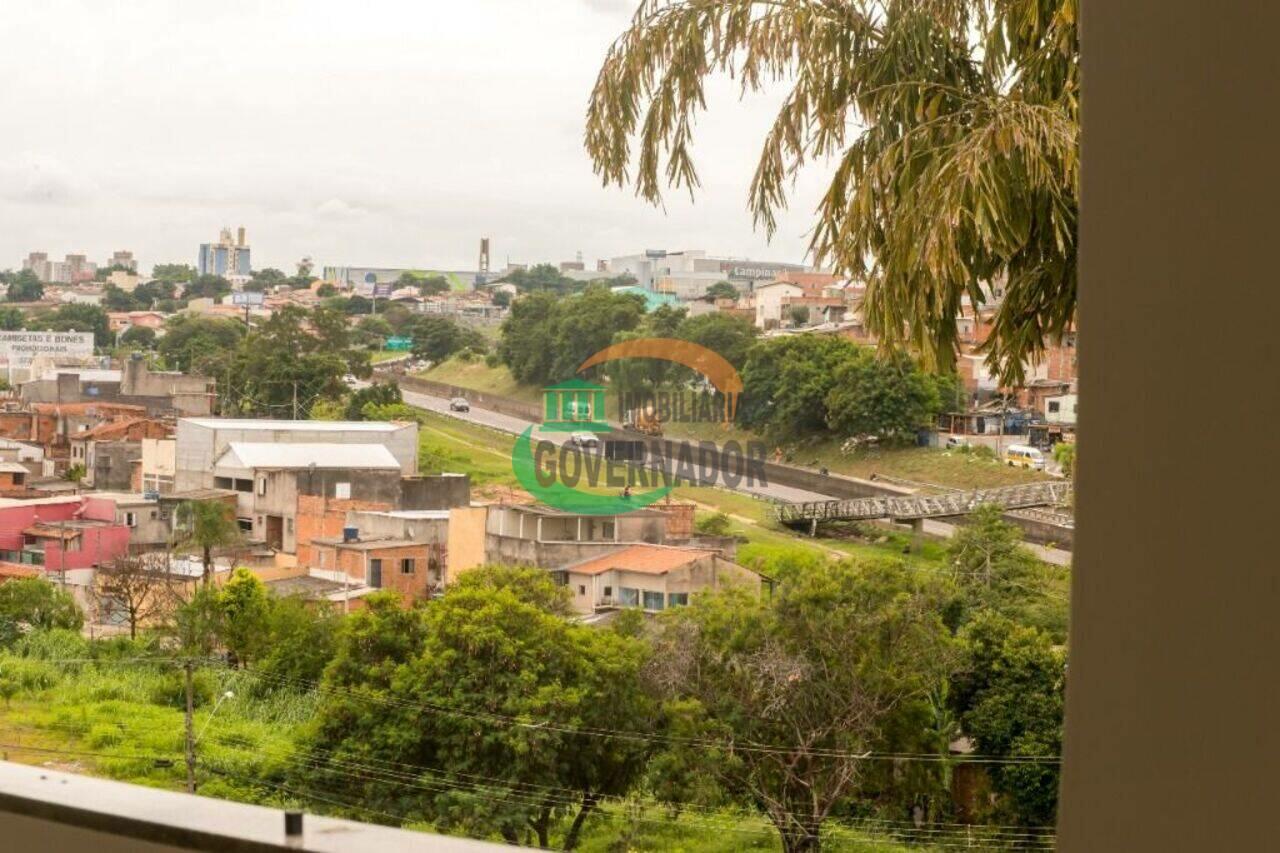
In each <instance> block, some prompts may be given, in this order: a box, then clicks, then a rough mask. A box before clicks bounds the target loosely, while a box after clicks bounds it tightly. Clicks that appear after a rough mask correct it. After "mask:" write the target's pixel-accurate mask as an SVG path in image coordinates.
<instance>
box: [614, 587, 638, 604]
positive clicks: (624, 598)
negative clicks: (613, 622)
mask: <svg viewBox="0 0 1280 853" xmlns="http://www.w3.org/2000/svg"><path fill="white" fill-rule="evenodd" d="M618 601H619V603H620V604H622V606H623V607H639V606H640V590H638V589H629V588H627V587H625V586H623V587H618Z"/></svg>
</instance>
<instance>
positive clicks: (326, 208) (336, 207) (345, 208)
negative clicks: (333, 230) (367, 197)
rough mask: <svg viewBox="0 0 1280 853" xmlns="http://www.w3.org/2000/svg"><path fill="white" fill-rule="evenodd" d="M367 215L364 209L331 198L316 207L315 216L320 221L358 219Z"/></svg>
mask: <svg viewBox="0 0 1280 853" xmlns="http://www.w3.org/2000/svg"><path fill="white" fill-rule="evenodd" d="M368 213H369V211H368V210H366V209H365V208H363V207H357V206H355V205H351V204H348V203H347V202H345V201H343V200H342V199H340V198H331V199H328V200H326V201H322V202H321V203H320V204H318V205H316V216H318V217H320V218H321V219H359V218H361V217H363V216H365V215H367V214H368Z"/></svg>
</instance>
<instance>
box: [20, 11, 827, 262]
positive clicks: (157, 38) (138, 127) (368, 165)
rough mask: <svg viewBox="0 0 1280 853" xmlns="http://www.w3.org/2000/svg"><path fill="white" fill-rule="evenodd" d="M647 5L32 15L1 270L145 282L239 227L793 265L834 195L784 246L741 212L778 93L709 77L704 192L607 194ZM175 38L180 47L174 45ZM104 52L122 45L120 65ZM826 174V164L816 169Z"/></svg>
mask: <svg viewBox="0 0 1280 853" xmlns="http://www.w3.org/2000/svg"><path fill="white" fill-rule="evenodd" d="M638 2H639V0H538V2H532V3H531V2H529V0H471V2H467V3H454V4H438V3H422V2H421V0H382V2H379V3H375V4H352V3H349V2H346V0H273V2H271V3H261V2H255V0H190V2H186V3H173V2H172V0H131V2H130V3H127V4H119V3H87V2H83V0H42V2H40V3H14V4H10V5H12V6H13V7H14V8H13V9H11V10H10V9H6V19H5V23H6V24H8V25H9V29H11V30H12V31H13V32H57V33H58V41H59V51H58V53H57V55H56V57H55V56H53V55H51V54H50V53H49V52H48V50H47V49H46V48H47V45H45V44H44V43H43V42H41V41H40V40H38V39H9V40H8V41H7V42H6V43H5V48H4V50H3V51H0V79H20V80H22V81H23V85H22V86H20V87H10V88H9V90H7V91H6V93H5V109H4V110H3V111H2V112H0V140H3V151H4V152H9V151H19V152H20V151H30V152H38V154H39V156H32V157H27V158H18V159H14V160H8V159H6V155H5V154H4V153H0V269H2V268H5V267H10V266H15V265H16V264H17V263H18V261H19V260H20V259H21V258H22V257H23V256H25V254H26V253H27V252H29V251H31V250H33V249H39V250H46V251H49V252H50V253H52V254H58V253H61V252H67V251H83V252H87V253H88V254H89V255H90V256H91V257H95V258H101V257H103V256H105V255H106V254H107V253H109V252H110V251H112V250H114V249H132V250H133V251H134V252H135V253H136V254H137V256H138V257H139V259H140V261H141V263H142V265H143V266H144V267H149V266H150V265H152V264H154V263H157V262H166V261H186V262H190V259H192V258H194V257H195V254H196V251H197V247H198V245H199V244H200V243H202V242H207V241H209V240H211V239H214V238H216V237H217V233H218V229H219V228H220V227H222V226H224V225H230V226H232V227H234V226H238V225H244V226H245V227H246V228H247V229H248V232H249V235H250V242H251V244H252V246H253V259H254V263H255V265H261V266H274V267H279V268H281V269H288V268H291V265H292V264H293V263H294V262H295V261H296V259H297V258H299V257H302V256H304V255H306V256H311V257H313V258H315V259H316V262H317V263H318V264H320V265H324V264H336V265H341V264H369V265H386V266H399V265H405V266H408V265H413V266H421V267H435V268H453V269H462V268H466V267H468V266H472V265H474V264H475V262H476V251H477V246H478V243H479V240H480V238H481V237H482V236H487V237H490V238H492V240H493V252H494V257H495V259H505V258H507V257H510V259H511V260H512V261H519V262H537V261H544V260H545V261H559V260H565V259H568V258H572V257H574V254H575V253H576V252H577V251H579V250H580V251H582V252H583V254H584V255H585V257H586V259H587V261H588V263H590V262H592V261H593V260H594V259H596V258H601V257H610V256H613V255H619V254H624V253H629V252H634V251H639V250H642V249H644V248H658V247H666V248H670V249H677V248H705V249H707V250H708V251H711V252H716V253H723V254H730V255H736V256H749V257H755V258H761V259H765V258H767V259H778V260H796V259H799V258H801V257H802V256H803V255H804V251H805V246H806V241H805V238H804V234H805V232H806V230H807V229H808V227H809V225H810V224H811V220H812V212H813V209H814V207H815V204H816V202H817V200H818V199H819V197H820V192H819V190H820V187H819V186H818V185H817V184H815V183H814V182H813V181H812V180H810V177H811V175H806V176H802V178H801V182H800V185H799V187H798V189H797V192H796V194H795V196H794V197H793V199H792V205H791V208H790V211H789V212H788V213H787V214H786V215H785V216H784V217H783V219H782V221H781V223H780V229H779V236H778V237H777V238H776V239H775V240H774V241H773V243H772V244H771V245H770V244H768V243H767V242H766V241H765V238H764V236H763V234H761V233H759V232H757V231H755V230H753V228H752V225H751V218H750V216H749V214H748V213H747V211H746V199H747V189H748V184H749V182H750V179H751V174H752V171H753V169H754V166H755V163H754V161H755V158H756V157H757V156H758V149H759V145H760V143H761V142H762V141H763V138H764V134H765V133H766V132H767V129H768V125H769V122H770V121H771V120H772V118H773V113H774V111H775V110H776V108H777V105H778V103H779V102H780V100H781V97H782V95H783V94H784V93H783V92H782V91H781V90H779V91H777V92H774V93H771V94H770V95H769V96H752V97H749V98H747V99H746V100H745V101H742V102H739V100H738V98H737V87H736V86H735V85H734V84H733V83H723V84H721V83H714V84H712V85H709V86H708V95H709V98H710V101H711V104H710V110H709V113H708V114H707V115H706V116H703V117H702V120H701V121H700V122H699V123H698V140H697V146H696V149H697V150H696V153H697V156H698V167H699V169H700V173H701V177H702V181H703V189H702V190H700V191H699V193H698V198H697V203H696V204H690V203H689V202H688V200H687V196H686V195H684V194H682V193H678V192H673V193H671V194H670V195H669V197H668V199H667V204H666V207H665V209H656V208H653V207H652V206H650V205H647V204H645V203H644V202H642V201H640V200H639V199H636V198H635V196H634V195H633V193H632V192H631V191H630V190H629V189H624V190H621V191H620V190H617V189H616V188H607V189H604V188H601V187H600V184H599V181H598V180H597V178H596V176H595V175H594V174H593V173H592V170H591V164H590V162H589V160H588V159H587V156H586V154H585V153H584V151H583V148H582V130H583V127H582V122H583V115H584V112H585V107H586V99H587V96H588V94H589V93H590V91H591V86H592V83H593V82H594V79H595V75H596V73H597V71H598V70H599V63H600V61H601V60H602V59H603V57H604V55H605V52H606V51H607V50H608V47H609V45H610V43H612V41H613V40H614V39H615V38H616V37H617V36H618V34H619V33H621V32H622V31H623V30H624V29H625V28H626V26H627V25H628V22H629V20H630V17H631V15H632V13H633V12H634V8H635V6H636V5H638ZM174 33H182V34H183V35H182V39H181V49H180V50H175V49H174V45H175V42H174V35H173V34H174ZM104 45H110V50H104V48H103V46H104ZM825 171H826V170H823V169H819V170H816V172H815V173H813V174H816V175H817V176H818V177H819V178H821V177H822V176H823V173H824V172H825Z"/></svg>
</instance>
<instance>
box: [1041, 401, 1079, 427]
mask: <svg viewBox="0 0 1280 853" xmlns="http://www.w3.org/2000/svg"><path fill="white" fill-rule="evenodd" d="M1078 400H1079V395H1077V394H1062V395H1060V396H1057V397H1049V398H1047V399H1045V401H1044V419H1045V420H1046V421H1048V422H1049V423H1051V424H1062V425H1064V426H1075V425H1076V403H1077V402H1078Z"/></svg>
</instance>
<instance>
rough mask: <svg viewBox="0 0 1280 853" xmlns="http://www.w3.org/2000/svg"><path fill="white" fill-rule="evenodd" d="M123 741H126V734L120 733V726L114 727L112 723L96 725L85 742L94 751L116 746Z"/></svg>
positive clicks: (90, 730)
mask: <svg viewBox="0 0 1280 853" xmlns="http://www.w3.org/2000/svg"><path fill="white" fill-rule="evenodd" d="M122 740H124V733H123V732H121V731H120V727H119V726H118V725H112V724H111V723H94V724H93V726H92V727H91V728H90V729H89V734H88V735H87V736H86V738H85V741H86V742H87V743H88V744H89V746H90V747H91V748H93V749H102V748H103V747H107V746H116V745H117V744H119V743H120V742H121V741H122Z"/></svg>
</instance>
